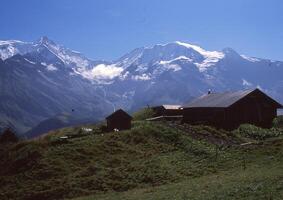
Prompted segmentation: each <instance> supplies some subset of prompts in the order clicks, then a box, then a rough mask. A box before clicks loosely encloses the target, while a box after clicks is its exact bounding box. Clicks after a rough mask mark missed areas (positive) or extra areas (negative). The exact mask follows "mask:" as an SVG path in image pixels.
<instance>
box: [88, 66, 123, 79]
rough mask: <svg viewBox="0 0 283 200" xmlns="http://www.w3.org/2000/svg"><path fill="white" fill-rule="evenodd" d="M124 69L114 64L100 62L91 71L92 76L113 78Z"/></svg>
mask: <svg viewBox="0 0 283 200" xmlns="http://www.w3.org/2000/svg"><path fill="white" fill-rule="evenodd" d="M122 71H123V68H122V67H116V66H115V65H114V64H113V65H105V64H99V65H97V66H95V67H94V68H93V69H92V70H91V71H90V75H91V76H92V78H94V79H95V78H97V79H113V78H115V77H116V76H119V75H120V74H121V72H122Z"/></svg>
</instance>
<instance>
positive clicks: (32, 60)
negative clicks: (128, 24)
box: [0, 37, 283, 132]
mask: <svg viewBox="0 0 283 200" xmlns="http://www.w3.org/2000/svg"><path fill="white" fill-rule="evenodd" d="M24 45H27V46H24ZM12 54H14V55H12ZM9 56H10V57H9ZM0 58H1V60H2V58H3V61H1V60H0V72H1V73H0V99H1V102H0V110H1V111H2V113H1V114H0V120H1V121H2V122H3V123H4V122H5V123H6V124H16V125H15V127H18V131H19V132H26V131H28V130H29V129H31V128H32V127H34V126H36V125H37V124H38V123H40V122H41V121H43V120H46V119H48V118H51V117H53V116H56V115H57V114H60V113H62V112H70V110H72V109H74V108H75V109H76V110H77V111H78V112H77V113H78V115H79V117H81V118H84V119H85V118H89V119H90V120H94V121H97V120H101V119H103V117H105V116H106V115H108V114H110V113H111V112H113V111H114V110H115V109H117V108H123V109H125V110H128V111H130V112H131V111H135V110H137V109H139V108H141V107H143V106H146V105H150V106H153V105H158V104H182V103H185V102H188V101H189V100H190V99H192V98H193V97H196V96H200V95H202V94H204V93H206V92H207V91H208V90H209V89H211V90H212V91H215V92H217V91H225V90H241V89H249V88H260V89H262V90H263V91H264V92H266V93H267V94H269V95H270V96H272V97H274V98H275V99H277V100H280V101H283V95H282V93H283V84H282V83H283V80H282V78H281V76H280V74H283V62H280V61H272V60H268V59H260V58H255V57H248V56H244V55H240V54H239V53H237V52H236V51H234V50H233V49H231V48H224V49H223V50H221V51H208V50H205V49H203V48H201V47H199V46H197V45H192V44H188V43H184V42H180V41H176V42H172V43H167V44H159V45H154V46H152V47H141V48H136V49H134V50H132V51H130V52H129V53H127V54H125V55H123V56H121V57H120V58H119V59H117V60H115V61H95V60H92V59H88V58H87V57H85V56H84V55H83V54H82V53H79V52H76V51H73V50H70V49H68V48H65V47H64V46H62V45H58V44H56V43H55V42H53V41H52V40H50V39H49V38H47V37H42V38H40V39H39V40H37V41H35V42H22V41H18V40H11V41H6V42H5V41H0ZM267 75H268V76H267ZM5 123H4V124H5Z"/></svg>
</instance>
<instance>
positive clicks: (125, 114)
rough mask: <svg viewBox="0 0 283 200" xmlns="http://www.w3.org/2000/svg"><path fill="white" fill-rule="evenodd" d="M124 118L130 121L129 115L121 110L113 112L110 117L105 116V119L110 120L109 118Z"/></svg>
mask: <svg viewBox="0 0 283 200" xmlns="http://www.w3.org/2000/svg"><path fill="white" fill-rule="evenodd" d="M123 115H124V116H126V117H128V118H129V119H132V116H131V115H129V114H128V113H127V112H125V111H124V110H122V109H119V110H116V111H115V112H113V113H112V114H111V115H109V116H107V117H106V119H111V118H115V117H120V116H123Z"/></svg>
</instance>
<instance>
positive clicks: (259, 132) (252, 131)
mask: <svg viewBox="0 0 283 200" xmlns="http://www.w3.org/2000/svg"><path fill="white" fill-rule="evenodd" d="M233 132H234V133H236V134H240V135H241V136H244V137H248V138H252V139H256V140H264V139H266V138H271V137H277V136H279V135H283V131H282V130H279V129H275V128H272V129H263V128H260V127H257V126H254V125H251V124H242V125H241V126H239V128H238V129H236V130H234V131H233Z"/></svg>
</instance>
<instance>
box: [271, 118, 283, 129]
mask: <svg viewBox="0 0 283 200" xmlns="http://www.w3.org/2000/svg"><path fill="white" fill-rule="evenodd" d="M273 127H275V128H283V115H280V116H278V117H276V118H275V119H274V120H273Z"/></svg>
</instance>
